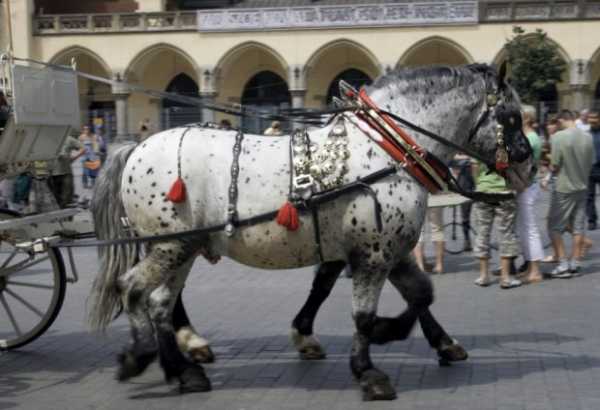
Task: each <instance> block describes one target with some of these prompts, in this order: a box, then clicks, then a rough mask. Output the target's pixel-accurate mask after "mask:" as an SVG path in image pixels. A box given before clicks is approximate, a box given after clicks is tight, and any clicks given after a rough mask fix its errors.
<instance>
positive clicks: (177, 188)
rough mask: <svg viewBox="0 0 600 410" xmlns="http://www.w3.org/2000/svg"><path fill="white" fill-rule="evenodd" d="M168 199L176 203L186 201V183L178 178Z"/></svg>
mask: <svg viewBox="0 0 600 410" xmlns="http://www.w3.org/2000/svg"><path fill="white" fill-rule="evenodd" d="M167 199H168V200H169V201H171V202H174V203H179V202H183V201H185V182H183V179H181V177H178V178H177V180H176V181H175V182H173V185H171V190H170V191H169V193H168V194H167Z"/></svg>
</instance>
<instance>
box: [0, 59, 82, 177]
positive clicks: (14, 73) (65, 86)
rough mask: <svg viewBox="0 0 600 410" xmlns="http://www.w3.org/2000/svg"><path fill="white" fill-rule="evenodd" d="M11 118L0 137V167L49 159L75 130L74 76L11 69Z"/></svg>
mask: <svg viewBox="0 0 600 410" xmlns="http://www.w3.org/2000/svg"><path fill="white" fill-rule="evenodd" d="M10 83H11V84H10V85H11V87H10V88H11V92H12V98H11V99H10V101H11V105H12V115H11V118H10V119H9V121H8V123H7V124H6V129H5V130H4V132H3V133H2V135H0V165H10V164H16V163H22V162H30V161H39V160H52V159H54V158H56V157H57V156H58V153H59V152H60V148H61V146H62V144H63V142H64V140H65V138H66V135H67V133H68V132H69V130H70V128H71V127H77V128H79V123H80V111H79V91H78V84H77V75H76V73H74V72H72V71H69V70H68V69H65V70H61V69H53V68H50V67H43V68H38V67H29V66H24V65H18V64H14V65H12V66H11V81H10Z"/></svg>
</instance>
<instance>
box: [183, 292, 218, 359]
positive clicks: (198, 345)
mask: <svg viewBox="0 0 600 410" xmlns="http://www.w3.org/2000/svg"><path fill="white" fill-rule="evenodd" d="M182 293H183V292H179V295H177V300H176V301H175V307H174V308H173V327H174V329H175V335H176V338H177V346H179V350H181V351H182V352H183V353H186V354H187V355H188V356H189V358H190V359H192V360H193V361H194V362H196V363H212V362H214V361H215V355H214V354H213V352H212V349H211V348H210V345H209V344H208V341H207V340H206V339H204V338H203V337H201V336H200V335H198V332H196V329H194V327H193V326H192V325H191V323H190V319H189V318H188V315H187V312H186V311H185V306H184V305H183V299H182Z"/></svg>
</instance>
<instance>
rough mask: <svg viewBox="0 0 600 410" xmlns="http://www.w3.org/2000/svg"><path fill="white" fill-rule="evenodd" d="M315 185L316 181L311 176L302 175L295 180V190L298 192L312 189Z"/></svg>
mask: <svg viewBox="0 0 600 410" xmlns="http://www.w3.org/2000/svg"><path fill="white" fill-rule="evenodd" d="M314 183H315V180H314V179H313V177H312V175H310V174H302V175H298V176H297V177H296V178H294V188H295V189H297V190H300V189H307V188H310V187H311V186H313V184H314Z"/></svg>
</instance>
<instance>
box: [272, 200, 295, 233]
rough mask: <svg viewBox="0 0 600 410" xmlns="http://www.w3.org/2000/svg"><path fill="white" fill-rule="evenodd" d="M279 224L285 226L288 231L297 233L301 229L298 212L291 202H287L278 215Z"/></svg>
mask: <svg viewBox="0 0 600 410" xmlns="http://www.w3.org/2000/svg"><path fill="white" fill-rule="evenodd" d="M276 221H277V223H278V224H279V225H282V226H285V227H286V228H287V230H288V231H295V230H297V229H298V228H299V227H300V221H299V219H298V210H297V209H296V207H295V206H294V205H293V204H292V203H291V202H289V201H288V202H286V203H285V204H283V206H282V207H281V208H279V212H278V213H277V219H276Z"/></svg>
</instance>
